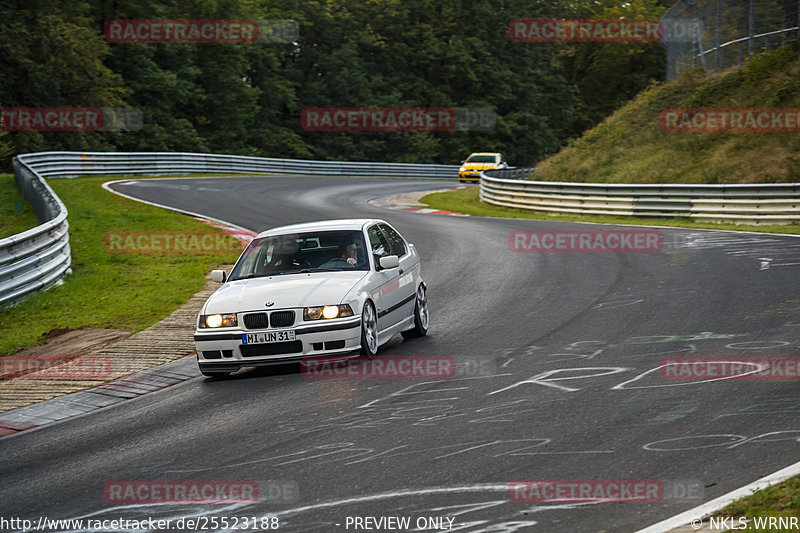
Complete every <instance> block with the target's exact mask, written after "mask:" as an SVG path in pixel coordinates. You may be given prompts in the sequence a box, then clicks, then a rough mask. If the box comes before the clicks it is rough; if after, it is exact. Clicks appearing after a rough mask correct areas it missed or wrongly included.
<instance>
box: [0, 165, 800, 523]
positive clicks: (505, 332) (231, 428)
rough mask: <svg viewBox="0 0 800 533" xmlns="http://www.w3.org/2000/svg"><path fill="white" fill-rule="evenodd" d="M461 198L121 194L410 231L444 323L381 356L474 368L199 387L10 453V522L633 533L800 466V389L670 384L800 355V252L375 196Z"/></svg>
mask: <svg viewBox="0 0 800 533" xmlns="http://www.w3.org/2000/svg"><path fill="white" fill-rule="evenodd" d="M452 185H454V184H453V182H443V181H432V180H425V181H410V180H381V179H356V178H333V177H326V178H323V177H272V178H263V177H262V178H224V179H211V178H208V179H206V178H204V179H180V180H177V179H170V180H157V181H146V182H135V181H128V182H126V183H124V184H118V185H115V186H114V188H115V189H116V190H118V191H120V192H124V193H125V194H129V195H133V196H136V197H139V198H142V199H144V200H149V201H154V202H158V203H163V204H169V205H171V206H174V207H176V208H179V209H183V210H188V211H193V212H199V213H203V214H205V215H207V216H210V217H215V218H219V219H223V220H226V221H229V222H232V223H235V224H238V225H241V226H244V227H246V228H249V229H252V230H256V231H260V230H262V229H266V228H268V227H272V226H276V225H282V224H287V223H294V222H303V221H311V220H321V219H330V218H354V217H375V218H383V219H386V220H388V221H389V222H391V223H392V224H393V225H394V226H395V227H397V228H398V229H399V230H400V232H401V233H403V235H404V236H405V237H406V238H407V239H409V240H410V241H411V242H413V243H414V244H415V245H416V246H417V249H418V250H419V252H420V254H421V256H422V259H423V275H424V276H425V278H426V281H427V283H428V298H429V302H430V311H431V320H432V325H431V328H430V332H429V335H428V336H427V337H425V338H422V339H415V340H409V341H403V340H402V338H401V337H400V336H399V335H398V336H397V337H396V338H395V339H393V340H392V341H391V342H390V343H389V345H386V346H384V347H383V349H382V351H381V355H383V356H388V355H396V356H452V357H453V358H455V360H456V361H457V362H458V363H459V372H458V373H457V375H456V376H455V377H453V378H452V379H439V380H407V379H406V380H389V379H386V380H375V379H358V380H356V379H308V378H306V377H304V376H303V375H301V374H300V373H299V372H298V370H297V368H292V367H289V368H279V369H258V370H255V369H254V370H244V371H242V373H241V375H240V376H239V377H236V378H232V379H224V380H207V379H205V378H203V377H202V376H201V375H200V374H199V372H198V373H197V378H195V379H191V380H189V381H186V382H184V383H181V384H178V385H175V386H173V387H170V388H168V389H165V390H163V391H160V392H157V393H153V394H148V395H145V396H143V397H141V398H138V399H135V400H132V401H126V402H122V403H120V404H118V405H116V406H113V407H110V408H107V409H103V410H100V411H97V412H95V413H91V414H89V415H86V416H82V417H78V418H74V419H71V420H67V421H65V422H63V423H58V424H53V425H49V426H47V427H44V428H41V429H38V430H34V431H29V432H23V433H20V434H18V435H15V436H12V437H7V438H3V439H0V457H2V465H1V466H0V479H2V494H3V496H2V498H0V516H6V517H8V516H16V517H24V518H31V519H34V520H37V519H38V517H40V516H46V517H48V518H50V519H53V518H64V519H66V518H94V519H101V518H107V519H112V518H127V519H143V518H147V517H150V518H156V519H159V518H160V519H166V518H171V519H173V520H174V519H177V518H181V517H184V518H185V517H198V516H206V517H254V516H255V517H263V516H267V515H269V516H277V517H278V520H279V524H280V526H279V529H278V530H279V531H282V532H337V531H342V532H344V531H364V530H365V529H354V526H353V522H352V520H353V518H354V517H362V518H363V517H367V516H372V517H387V516H397V517H410V519H411V524H412V527H411V530H413V529H414V524H415V523H416V520H417V519H418V518H421V517H425V518H428V517H430V518H434V517H448V518H451V519H453V522H452V525H451V527H450V529H449V530H450V531H461V532H465V533H477V532H487V533H488V532H494V533H500V532H512V531H543V532H554V531H556V532H557V531H564V532H584V531H586V532H596V531H621V532H629V531H636V530H638V529H641V528H644V527H646V526H648V525H650V524H652V523H655V522H658V521H659V520H662V519H665V518H667V517H669V516H672V515H674V514H677V513H678V512H681V511H684V510H687V509H690V508H692V507H695V506H697V505H699V504H700V503H702V502H704V501H708V500H711V499H713V498H715V497H718V496H720V495H722V494H725V493H727V492H729V491H731V490H733V489H736V488H738V487H740V486H742V485H744V484H746V483H749V482H752V481H754V480H756V479H758V478H760V477H762V476H764V475H767V474H769V473H772V472H774V471H776V470H779V469H781V468H783V467H785V466H788V465H789V464H792V463H794V462H797V461H798V460H799V459H800V380H798V379H797V377H796V372H795V378H794V379H793V380H792V379H778V378H779V377H780V376H778V377H775V376H772V377H767V378H763V379H747V380H730V379H721V380H714V381H710V380H703V379H698V380H690V381H677V380H674V379H666V378H665V377H664V375H663V371H662V370H659V366H660V365H661V362H662V360H664V359H665V358H670V357H672V358H679V357H709V358H714V359H715V360H720V359H721V360H725V358H742V357H760V358H766V357H770V358H778V357H797V356H800V353H798V352H799V351H800V350H799V348H800V240H798V239H797V238H793V237H788V236H786V237H784V236H772V235H753V234H736V233H725V232H710V231H700V230H688V229H675V230H672V229H665V230H661V231H663V248H662V249H661V250H660V251H656V252H652V253H518V252H515V251H512V250H511V249H510V245H509V234H510V233H511V232H512V231H515V230H526V229H527V230H533V229H555V230H562V231H576V230H579V231H585V230H593V229H604V230H613V231H618V232H624V231H630V230H631V228H627V227H613V226H594V225H586V224H573V223H566V222H565V223H557V224H556V223H552V222H536V221H524V220H508V219H489V218H478V217H454V216H439V215H424V214H418V213H409V212H403V211H398V210H388V209H382V208H378V207H373V206H372V205H370V204H368V203H367V202H368V200H370V199H373V198H379V197H383V196H388V195H391V194H395V193H398V192H404V191H415V190H424V189H441V188H443V187H447V186H452ZM186 364H187V365H190V364H193V363H191V361H190V360H187V361H186ZM125 480H230V481H242V480H247V481H254V482H256V483H257V484H258V486H259V499H258V501H257V502H256V503H243V504H241V503H240V504H194V505H188V504H183V505H141V504H137V505H123V504H119V505H117V504H112V503H107V502H106V500H105V498H104V492H103V491H104V487H105V486H106V484H107V483H108V482H113V481H125ZM516 480H554V481H555V482H559V483H561V484H562V486H566V485H568V484H569V483H572V482H574V481H575V480H610V481H607V482H606V483H609V484H613V483H614V482H615V481H616V482H619V481H620V480H628V481H631V480H651V481H657V482H658V483H660V486H661V487H662V488H663V492H662V493H659V497H658V498H657V499H658V500H659V501H656V502H650V503H641V502H625V503H619V502H597V501H579V502H576V501H574V500H572V501H536V499H535V498H533V497H530V498H529V501H524V502H520V501H512V499H511V498H510V493H509V484H510V483H511V482H513V481H516ZM593 483H594V484H595V485H593V486H598V485H602V483H603V482H602V481H594V482H593ZM348 517H350V522H348ZM420 524H422V522H420ZM443 524H444V527H445V528H447V526H448V521H447V519H445V520H444V522H443ZM423 525H427V527H425V528H421V529H420V530H423V531H434V530H436V527H431V525H433V526H436V523H435V522H434V523H427V524H423ZM219 529H220V530H222V529H223V528H222V527H220V528H219ZM73 530H81V529H73ZM231 530H232V529H231ZM372 531H393V529H389V528H382V529H373V530H372Z"/></svg>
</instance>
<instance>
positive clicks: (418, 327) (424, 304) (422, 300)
mask: <svg viewBox="0 0 800 533" xmlns="http://www.w3.org/2000/svg"><path fill="white" fill-rule="evenodd" d="M429 321H430V315H429V314H428V295H427V292H426V290H425V285H423V284H422V283H420V284H419V287H417V297H416V301H415V302H414V327H413V328H412V329H409V330H408V331H404V332H402V335H403V338H404V339H413V338H415V337H424V336H425V335H427V334H428V323H429Z"/></svg>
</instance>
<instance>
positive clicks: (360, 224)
mask: <svg viewBox="0 0 800 533" xmlns="http://www.w3.org/2000/svg"><path fill="white" fill-rule="evenodd" d="M373 222H375V223H382V224H386V222H385V221H383V220H380V219H377V218H344V219H338V220H318V221H316V222H303V223H301V224H290V225H288V226H278V227H275V228H271V229H268V230H265V231H262V232H261V233H259V234H258V238H261V237H267V236H269V235H280V234H282V233H301V232H306V231H321V230H322V231H337V230H361V229H362V228H364V226H366V225H367V224H371V223H373Z"/></svg>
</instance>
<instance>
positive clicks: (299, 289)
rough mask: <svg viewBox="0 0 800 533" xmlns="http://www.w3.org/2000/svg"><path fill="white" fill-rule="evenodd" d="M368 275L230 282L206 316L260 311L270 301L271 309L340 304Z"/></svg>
mask: <svg viewBox="0 0 800 533" xmlns="http://www.w3.org/2000/svg"><path fill="white" fill-rule="evenodd" d="M367 274H369V272H368V271H366V270H358V271H353V272H346V271H343V272H318V273H310V274H283V275H280V276H272V277H267V278H253V279H242V280H236V281H230V282H228V283H226V284H225V285H223V286H222V287H220V288H219V289H217V291H216V292H215V293H214V294H212V295H211V297H210V298H209V299H208V301H207V302H206V305H205V308H204V311H203V313H204V314H213V313H236V312H241V311H261V310H266V309H267V306H266V304H267V302H273V303H274V305H272V306H270V307H269V309H285V308H291V307H310V306H316V305H332V304H338V303H341V302H342V299H343V298H344V297H345V296H346V295H347V293H348V292H350V290H351V289H352V288H353V287H354V286H355V285H356V284H357V283H358V282H359V281H360V280H362V279H363V278H364V277H365V276H366V275H367Z"/></svg>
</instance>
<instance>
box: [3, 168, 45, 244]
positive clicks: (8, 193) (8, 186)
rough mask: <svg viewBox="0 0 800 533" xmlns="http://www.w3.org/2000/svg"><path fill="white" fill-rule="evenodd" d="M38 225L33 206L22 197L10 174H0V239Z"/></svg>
mask: <svg viewBox="0 0 800 533" xmlns="http://www.w3.org/2000/svg"><path fill="white" fill-rule="evenodd" d="M38 225H39V219H38V218H36V212H35V211H34V210H33V206H32V205H31V204H30V203H29V202H28V201H27V200H26V199H25V198H23V197H22V193H21V192H20V190H19V189H18V188H17V184H16V183H15V182H14V176H13V175H12V174H0V239H4V238H6V237H10V236H12V235H16V234H17V233H21V232H23V231H25V230H29V229H31V228H34V227H36V226H38Z"/></svg>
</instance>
